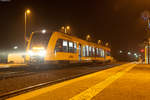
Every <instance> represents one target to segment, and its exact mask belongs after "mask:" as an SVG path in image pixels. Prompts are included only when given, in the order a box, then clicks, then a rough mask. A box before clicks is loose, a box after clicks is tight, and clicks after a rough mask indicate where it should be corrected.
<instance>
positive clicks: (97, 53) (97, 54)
mask: <svg viewBox="0 0 150 100" xmlns="http://www.w3.org/2000/svg"><path fill="white" fill-rule="evenodd" d="M96 56H99V52H98V48H96Z"/></svg>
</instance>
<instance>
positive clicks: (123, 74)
mask: <svg viewBox="0 0 150 100" xmlns="http://www.w3.org/2000/svg"><path fill="white" fill-rule="evenodd" d="M149 83H150V65H144V64H136V63H128V64H124V65H120V66H117V67H113V68H110V69H106V70H103V71H99V72H96V73H92V74H89V75H85V76H82V77H79V78H75V79H72V80H68V81H65V82H62V83H58V84H55V85H52V86H48V87H45V88H41V89H38V90H35V91H31V92H28V93H25V94H22V95H19V96H16V97H12V98H9V99H7V100H150V95H149V93H150V84H149Z"/></svg>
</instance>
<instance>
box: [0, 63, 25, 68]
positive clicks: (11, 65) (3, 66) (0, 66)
mask: <svg viewBox="0 0 150 100" xmlns="http://www.w3.org/2000/svg"><path fill="white" fill-rule="evenodd" d="M21 66H27V65H26V64H0V69H1V68H9V67H21Z"/></svg>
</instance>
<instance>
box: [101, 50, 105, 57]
mask: <svg viewBox="0 0 150 100" xmlns="http://www.w3.org/2000/svg"><path fill="white" fill-rule="evenodd" d="M101 50H102V51H101V57H104V56H105V52H104V50H103V49H101Z"/></svg>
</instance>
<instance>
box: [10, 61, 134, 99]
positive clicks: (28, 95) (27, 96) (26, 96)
mask: <svg viewBox="0 0 150 100" xmlns="http://www.w3.org/2000/svg"><path fill="white" fill-rule="evenodd" d="M132 64H133V63H128V64H124V65H120V67H124V66H129V65H132ZM118 67H119V66H118ZM115 68H116V67H115ZM107 70H111V69H107ZM107 70H104V71H99V72H95V73H91V74H88V75H85V76H82V77H78V78H75V79H72V80H68V81H64V82H61V83H58V84H55V85H52V86H49V87H45V88H41V89H38V90H35V91H31V92H28V93H25V94H22V95H19V96H16V97H12V98H8V99H7V100H27V99H30V98H33V97H35V96H39V95H41V94H44V93H47V92H50V91H52V90H55V89H57V88H61V87H63V86H66V85H69V84H71V83H74V82H77V81H81V80H84V79H87V78H89V77H93V76H97V75H98V74H100V73H103V72H105V71H107Z"/></svg>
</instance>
